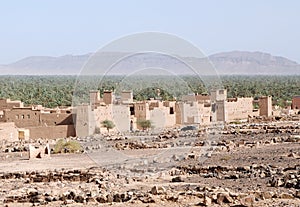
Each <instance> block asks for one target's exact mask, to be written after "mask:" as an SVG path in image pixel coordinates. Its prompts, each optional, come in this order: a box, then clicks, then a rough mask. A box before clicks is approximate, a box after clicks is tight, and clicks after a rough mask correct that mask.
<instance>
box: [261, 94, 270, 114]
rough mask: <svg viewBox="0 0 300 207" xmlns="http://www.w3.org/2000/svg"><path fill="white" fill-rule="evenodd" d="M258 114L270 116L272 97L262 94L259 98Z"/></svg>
mask: <svg viewBox="0 0 300 207" xmlns="http://www.w3.org/2000/svg"><path fill="white" fill-rule="evenodd" d="M258 104H259V115H260V116H266V117H269V116H272V97H271V96H262V97H260V98H259V102H258Z"/></svg>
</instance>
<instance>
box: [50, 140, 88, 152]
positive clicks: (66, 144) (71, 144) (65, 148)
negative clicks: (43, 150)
mask: <svg viewBox="0 0 300 207" xmlns="http://www.w3.org/2000/svg"><path fill="white" fill-rule="evenodd" d="M82 151H83V149H82V147H81V145H80V144H79V142H77V141H75V140H71V141H66V140H64V139H60V140H58V141H57V143H56V144H55V146H54V150H53V152H54V153H55V154H57V153H80V152H82Z"/></svg>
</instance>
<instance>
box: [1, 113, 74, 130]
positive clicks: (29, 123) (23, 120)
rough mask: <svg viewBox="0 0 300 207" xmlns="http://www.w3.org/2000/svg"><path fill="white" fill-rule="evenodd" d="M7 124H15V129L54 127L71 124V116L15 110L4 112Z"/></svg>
mask: <svg viewBox="0 0 300 207" xmlns="http://www.w3.org/2000/svg"><path fill="white" fill-rule="evenodd" d="M4 118H5V121H7V122H15V124H16V126H17V127H20V128H24V127H35V126H55V125H70V124H73V117H72V114H67V113H42V112H41V111H40V110H32V109H31V108H16V109H11V110H5V111H4Z"/></svg>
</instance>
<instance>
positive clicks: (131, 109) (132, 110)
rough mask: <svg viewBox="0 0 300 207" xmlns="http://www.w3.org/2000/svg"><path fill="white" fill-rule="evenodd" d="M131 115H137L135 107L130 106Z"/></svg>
mask: <svg viewBox="0 0 300 207" xmlns="http://www.w3.org/2000/svg"><path fill="white" fill-rule="evenodd" d="M130 115H133V116H134V115H135V114H134V106H130Z"/></svg>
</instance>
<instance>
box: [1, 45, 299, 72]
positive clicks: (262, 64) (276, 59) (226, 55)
mask: <svg viewBox="0 0 300 207" xmlns="http://www.w3.org/2000/svg"><path fill="white" fill-rule="evenodd" d="M111 54H113V53H111ZM111 54H110V55H111ZM91 55H92V53H88V54H83V55H64V56H59V57H52V56H29V57H26V58H23V59H21V60H18V61H16V62H13V63H11V64H7V65H0V75H77V74H79V73H80V70H81V68H82V66H83V65H84V64H85V63H86V61H87V60H88V58H89V57H90V56H91ZM208 58H209V60H210V61H211V62H212V63H213V65H214V66H215V69H216V71H217V73H218V74H220V75H300V64H298V63H297V62H296V61H292V60H289V59H288V58H285V57H281V56H273V55H271V54H269V53H264V52H259V51H255V52H249V51H238V50H235V51H229V52H220V53H216V54H212V55H210V56H208ZM183 59H189V61H193V58H190V57H187V58H183ZM131 61H132V60H131ZM133 61H140V60H133ZM131 64H134V63H131ZM164 64H166V63H164ZM173 64H174V63H173ZM174 67H176V66H174Z"/></svg>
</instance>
